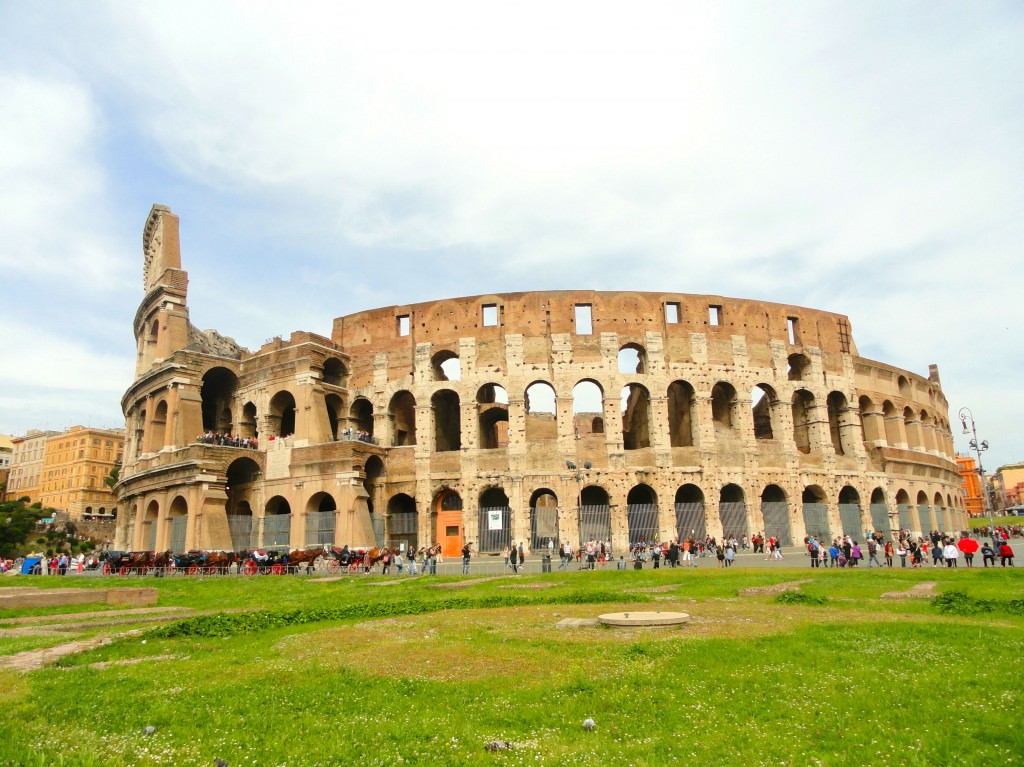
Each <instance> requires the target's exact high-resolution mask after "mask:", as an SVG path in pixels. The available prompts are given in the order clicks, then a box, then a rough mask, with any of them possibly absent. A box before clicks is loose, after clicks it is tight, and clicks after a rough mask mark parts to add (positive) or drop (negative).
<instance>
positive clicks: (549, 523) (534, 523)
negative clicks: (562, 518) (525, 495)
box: [530, 487, 561, 550]
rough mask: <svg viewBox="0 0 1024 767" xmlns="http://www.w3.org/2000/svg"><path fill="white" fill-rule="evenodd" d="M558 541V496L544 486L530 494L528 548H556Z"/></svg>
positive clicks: (559, 539) (559, 540)
mask: <svg viewBox="0 0 1024 767" xmlns="http://www.w3.org/2000/svg"><path fill="white" fill-rule="evenodd" d="M560 542H561V538H560V537H559V532H558V497H557V496H556V495H555V494H554V492H552V491H551V490H549V489H548V488H546V487H544V488H540V489H539V490H535V491H534V492H533V494H532V495H531V496H530V548H531V549H534V550H538V549H539V550H545V549H548V548H549V544H550V548H557V547H558V545H559V543H560Z"/></svg>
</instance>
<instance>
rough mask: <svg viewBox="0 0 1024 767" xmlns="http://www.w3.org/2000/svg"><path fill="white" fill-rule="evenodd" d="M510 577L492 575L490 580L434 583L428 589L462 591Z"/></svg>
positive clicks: (478, 579)
mask: <svg viewBox="0 0 1024 767" xmlns="http://www.w3.org/2000/svg"><path fill="white" fill-rule="evenodd" d="M506 577H511V576H504V575H493V576H491V577H490V578H470V579H469V580H468V581H451V582H450V583H435V584H434V585H432V586H431V587H430V588H432V589H464V588H466V587H467V586H476V585H477V584H478V583H488V582H489V581H500V580H501V579H502V578H506Z"/></svg>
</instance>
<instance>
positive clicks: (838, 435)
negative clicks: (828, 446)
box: [825, 391, 849, 455]
mask: <svg viewBox="0 0 1024 767" xmlns="http://www.w3.org/2000/svg"><path fill="white" fill-rule="evenodd" d="M825 402H826V404H827V406H828V430H829V434H830V435H831V437H832V447H833V449H834V450H835V451H836V455H846V452H847V451H846V442H847V439H846V434H845V432H846V428H845V426H846V413H847V410H848V409H849V408H848V406H847V403H846V396H845V395H844V394H843V393H842V392H838V391H833V392H829V395H828V398H827V399H826V401H825Z"/></svg>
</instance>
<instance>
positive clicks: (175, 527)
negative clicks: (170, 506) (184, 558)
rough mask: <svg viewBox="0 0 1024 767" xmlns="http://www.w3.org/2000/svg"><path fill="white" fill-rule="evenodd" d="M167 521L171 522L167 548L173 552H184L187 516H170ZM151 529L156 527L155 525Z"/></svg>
mask: <svg viewBox="0 0 1024 767" xmlns="http://www.w3.org/2000/svg"><path fill="white" fill-rule="evenodd" d="M168 522H170V523H171V524H170V528H171V536H170V540H169V542H168V545H167V548H169V549H170V550H171V551H173V552H174V553H175V554H183V553H185V532H186V531H187V530H188V517H171V518H170V519H169V520H168ZM153 529H154V530H155V529H156V525H154V526H153ZM151 550H152V549H151Z"/></svg>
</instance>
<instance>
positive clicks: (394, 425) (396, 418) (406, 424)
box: [388, 389, 416, 447]
mask: <svg viewBox="0 0 1024 767" xmlns="http://www.w3.org/2000/svg"><path fill="white" fill-rule="evenodd" d="M388 413H390V414H391V429H392V435H391V444H392V445H394V446H395V447H406V446H409V445H415V444H416V398H415V397H414V396H413V395H412V392H409V391H405V390H404V389H403V390H402V391H399V392H395V395H394V396H393V397H392V398H391V402H389V403H388Z"/></svg>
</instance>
